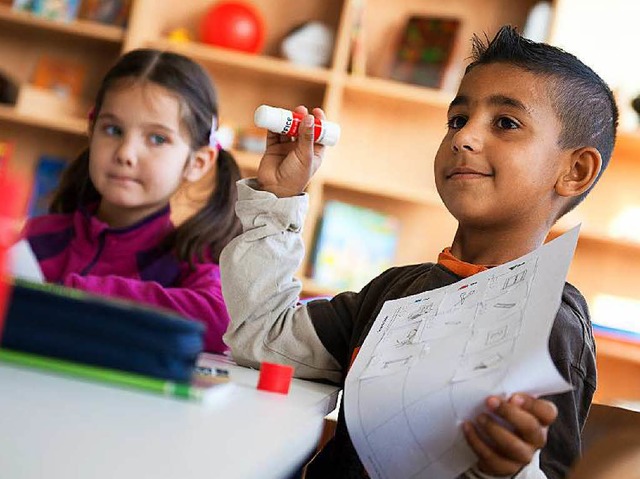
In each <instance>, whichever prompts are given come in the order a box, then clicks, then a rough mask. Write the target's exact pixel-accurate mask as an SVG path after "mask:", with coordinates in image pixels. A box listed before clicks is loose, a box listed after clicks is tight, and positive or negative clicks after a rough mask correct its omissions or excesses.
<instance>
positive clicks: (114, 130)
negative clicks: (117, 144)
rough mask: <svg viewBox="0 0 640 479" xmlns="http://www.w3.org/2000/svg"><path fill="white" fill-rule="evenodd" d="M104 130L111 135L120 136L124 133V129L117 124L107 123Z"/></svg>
mask: <svg viewBox="0 0 640 479" xmlns="http://www.w3.org/2000/svg"><path fill="white" fill-rule="evenodd" d="M103 130H104V132H105V133H106V134H107V135H109V136H120V135H122V130H121V129H120V127H118V126H116V125H105V126H104V128H103Z"/></svg>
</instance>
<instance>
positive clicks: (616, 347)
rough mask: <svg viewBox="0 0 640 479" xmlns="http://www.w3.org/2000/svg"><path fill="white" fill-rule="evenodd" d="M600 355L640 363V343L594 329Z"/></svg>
mask: <svg viewBox="0 0 640 479" xmlns="http://www.w3.org/2000/svg"><path fill="white" fill-rule="evenodd" d="M594 336H595V340H596V350H597V354H598V356H603V357H608V358H616V359H619V360H622V361H625V362H630V363H638V364H640V344H638V343H636V342H633V341H629V340H624V339H616V338H613V337H611V336H608V335H606V334H600V333H598V332H597V331H594Z"/></svg>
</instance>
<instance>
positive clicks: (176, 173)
mask: <svg viewBox="0 0 640 479" xmlns="http://www.w3.org/2000/svg"><path fill="white" fill-rule="evenodd" d="M181 118H182V117H181V108H180V102H179V101H178V98H177V97H176V96H175V95H174V94H173V93H171V92H170V91H169V90H167V89H166V88H164V87H161V86H159V85H157V84H153V83H143V84H139V83H124V84H123V85H122V86H119V87H115V88H112V89H111V90H110V91H108V92H107V93H106V95H105V97H104V101H103V104H102V108H101V109H100V112H99V114H98V116H97V118H96V119H95V124H94V127H93V131H92V133H91V149H90V151H91V156H90V159H89V174H90V176H91V180H92V181H93V184H94V185H95V187H96V189H97V190H98V192H99V193H100V195H101V196H102V200H101V201H100V205H99V207H98V212H97V216H98V218H100V219H101V220H102V221H105V222H106V223H108V224H109V225H110V226H112V227H126V226H130V225H132V224H134V223H136V222H138V221H140V220H141V219H143V218H144V217H146V216H148V215H149V214H151V213H154V212H155V211H158V210H159V209H161V208H163V207H164V206H166V205H167V204H168V202H169V199H170V198H171V196H172V195H173V194H174V193H175V191H176V190H177V189H178V187H179V186H180V184H181V181H182V179H183V177H184V176H185V175H186V174H187V173H186V172H187V169H188V168H187V167H188V163H190V162H191V160H192V157H193V155H192V151H191V146H190V142H189V136H188V134H187V132H186V130H185V129H184V127H183V125H182V121H181Z"/></svg>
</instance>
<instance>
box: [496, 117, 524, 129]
mask: <svg viewBox="0 0 640 479" xmlns="http://www.w3.org/2000/svg"><path fill="white" fill-rule="evenodd" d="M496 124H497V125H498V128H501V129H503V130H515V129H517V128H519V127H520V125H519V124H518V123H517V122H516V121H514V120H512V119H511V118H507V117H505V116H502V117H500V118H498V121H497V122H496Z"/></svg>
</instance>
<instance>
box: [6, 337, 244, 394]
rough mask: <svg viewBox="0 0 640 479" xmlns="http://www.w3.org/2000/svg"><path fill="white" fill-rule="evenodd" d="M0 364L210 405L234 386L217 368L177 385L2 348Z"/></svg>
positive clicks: (197, 372)
mask: <svg viewBox="0 0 640 479" xmlns="http://www.w3.org/2000/svg"><path fill="white" fill-rule="evenodd" d="M0 362H3V363H7V364H12V365H15V366H19V367H26V368H31V369H37V370H40V371H43V372H46V373H51V374H56V375H60V376H68V377H73V378H78V379H81V380H87V381H90V382H96V383H103V384H107V385H110V386H116V387H121V388H126V389H132V390H139V391H145V392H149V393H153V394H160V395H163V396H171V397H175V398H179V399H189V400H194V401H201V402H208V401H211V400H213V399H215V398H216V397H219V396H220V394H222V393H224V392H226V391H228V390H229V389H230V388H231V387H232V386H233V383H232V382H231V381H230V376H229V372H228V371H227V370H223V369H219V368H205V367H195V368H194V370H193V374H192V377H191V381H189V382H178V381H170V380H165V379H159V378H155V377H152V376H145V375H142V374H136V373H131V372H127V371H121V370H118V369H111V368H104V367H99V366H94V365H89V364H84V363H79V362H74V361H67V360H63V359H59V358H53V357H48V356H41V355H38V354H32V353H26V352H23V351H15V350H11V349H5V348H0Z"/></svg>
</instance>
